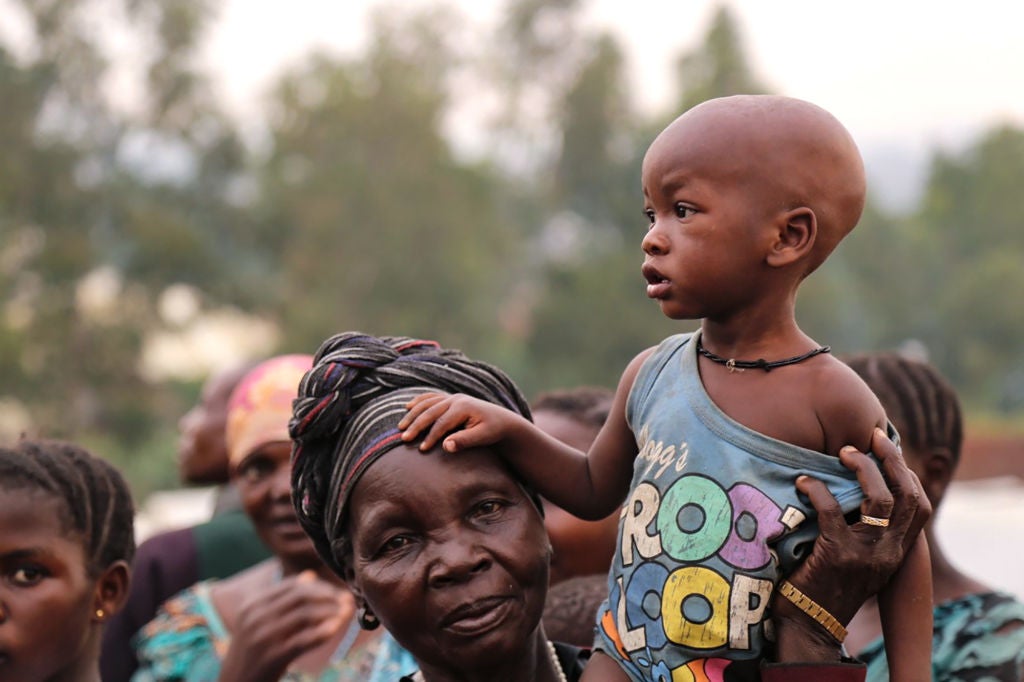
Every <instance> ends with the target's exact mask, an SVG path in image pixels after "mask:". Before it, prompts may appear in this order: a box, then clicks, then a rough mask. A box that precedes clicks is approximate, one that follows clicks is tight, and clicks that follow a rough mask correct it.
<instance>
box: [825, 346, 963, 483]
mask: <svg viewBox="0 0 1024 682" xmlns="http://www.w3.org/2000/svg"><path fill="white" fill-rule="evenodd" d="M844 360H845V362H846V364H848V365H849V366H850V367H851V368H852V369H853V371H854V372H856V373H857V374H858V375H860V377H861V378H862V379H863V380H864V381H865V383H867V385H868V386H869V387H870V388H871V390H872V391H874V392H875V395H876V396H878V399H879V400H880V401H881V402H882V406H883V407H884V408H885V412H886V414H887V415H888V417H889V419H890V421H892V423H893V424H894V425H895V426H896V430H897V431H899V433H900V438H901V439H902V440H903V442H904V443H906V444H907V445H908V446H909V447H911V448H913V449H915V450H920V451H922V452H929V451H936V450H945V451H947V452H948V453H949V454H950V456H951V457H952V461H953V466H956V464H957V463H958V462H959V461H960V448H961V445H963V437H964V431H963V416H962V414H961V409H960V401H959V399H958V398H957V395H956V391H954V390H953V387H952V386H951V385H950V384H949V382H948V381H946V380H945V379H944V378H943V377H942V375H941V374H939V372H938V370H936V369H935V368H934V367H932V366H931V365H930V364H928V363H926V362H922V361H920V360H912V359H910V358H907V357H904V356H902V355H898V354H896V353H864V354H861V355H854V356H851V357H848V358H844Z"/></svg>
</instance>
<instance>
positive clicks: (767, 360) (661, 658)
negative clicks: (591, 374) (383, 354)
mask: <svg viewBox="0 0 1024 682" xmlns="http://www.w3.org/2000/svg"><path fill="white" fill-rule="evenodd" d="M642 186H643V194H644V213H645V215H646V216H647V218H648V220H649V222H650V225H649V226H648V230H647V233H646V235H645V236H644V239H643V244H642V248H643V251H644V254H645V259H644V264H643V275H644V277H645V278H646V280H647V283H648V284H647V295H648V296H649V297H650V298H653V299H654V300H656V301H657V302H658V305H659V306H660V307H661V310H662V312H663V313H664V314H665V315H667V316H668V317H670V318H672V319H679V320H683V319H700V320H701V326H700V330H699V331H698V332H696V333H694V334H692V335H691V334H684V335H678V336H673V337H670V338H668V339H666V340H665V341H663V342H662V343H661V344H660V345H659V346H657V347H656V348H651V349H648V350H646V351H644V352H643V353H641V354H640V355H638V356H637V357H636V358H635V359H634V360H633V361H632V362H631V363H630V364H629V366H628V367H627V368H626V370H625V372H624V373H623V376H622V379H621V380H620V383H619V387H618V389H617V392H616V398H615V405H614V407H613V409H612V413H611V415H610V416H609V419H608V421H607V422H606V423H605V426H604V427H603V429H602V431H601V433H600V434H599V436H598V438H597V441H596V442H595V443H594V445H593V446H592V447H591V448H590V451H589V453H588V454H586V455H584V454H583V453H581V452H579V451H576V450H573V449H571V448H569V447H567V446H565V445H562V444H560V443H558V442H556V441H554V440H553V439H551V438H549V437H547V436H545V435H544V434H543V433H541V432H540V431H539V430H537V429H535V428H534V427H533V426H532V425H531V424H530V423H529V422H528V421H526V420H525V419H522V418H519V417H517V416H515V415H512V414H510V413H508V412H507V411H502V410H500V409H495V408H494V407H493V406H490V405H484V404H481V403H478V402H474V401H472V400H471V399H469V398H467V397H465V396H438V395H434V396H424V397H420V398H418V399H417V400H414V401H412V402H410V405H409V408H410V412H409V414H408V415H407V416H406V419H405V420H403V422H402V424H400V426H401V428H404V429H405V430H406V431H405V435H404V437H405V438H406V440H412V439H413V438H415V437H416V436H417V434H419V433H420V432H421V431H423V430H425V429H427V427H428V426H429V431H428V432H427V435H426V437H425V438H424V439H423V441H422V443H421V446H420V447H421V448H422V449H424V450H426V449H429V448H431V447H433V445H434V444H435V443H436V442H438V441H439V440H440V439H441V437H442V436H443V435H444V434H451V435H448V436H447V437H445V438H444V441H443V446H444V448H445V449H446V450H447V451H449V452H455V451H458V450H462V449H465V448H468V447H474V446H481V445H485V444H492V443H498V442H500V444H501V447H502V452H503V453H504V454H505V456H506V457H507V459H508V460H509V461H510V463H511V464H512V465H513V466H514V467H516V468H517V469H518V470H519V471H520V472H521V473H522V475H523V476H524V477H525V478H526V479H528V480H529V481H530V482H532V483H533V484H534V485H535V486H536V487H537V489H538V490H539V492H540V493H541V494H542V495H544V496H545V497H547V498H549V499H551V500H552V501H554V502H555V503H556V504H558V505H559V506H561V507H563V508H565V509H567V510H569V511H571V512H572V513H574V514H577V515H578V516H582V517H585V518H600V517H601V516H602V515H604V514H607V513H608V512H609V511H610V510H612V509H614V508H615V507H616V506H617V505H619V504H620V503H622V501H623V500H624V499H625V500H626V503H625V505H624V506H623V512H622V517H621V521H620V530H619V546H618V551H617V554H616V556H615V558H614V562H613V565H612V568H611V572H610V574H609V599H608V601H607V602H606V604H605V606H604V607H603V608H602V609H601V612H600V613H599V614H598V628H597V630H598V642H597V645H596V647H595V648H596V649H597V651H598V652H600V653H596V654H595V656H594V658H593V659H592V661H591V663H590V665H588V667H587V672H586V675H585V678H584V679H591V680H593V679H598V680H612V679H621V680H628V679H632V680H662V679H664V680H680V679H687V680H689V679H710V680H748V679H757V677H758V663H759V661H760V660H762V659H764V657H765V653H766V652H765V647H766V645H767V644H768V643H769V642H770V640H771V634H772V633H771V632H770V631H768V630H767V629H766V628H765V622H766V620H767V616H768V614H767V613H766V610H767V608H768V607H769V602H770V599H771V597H772V594H773V592H774V591H776V590H777V591H778V592H779V593H780V594H782V595H783V596H784V597H785V598H787V599H789V600H790V601H792V602H793V603H794V604H796V605H797V606H798V607H799V608H800V609H801V610H802V611H804V613H806V614H807V615H808V616H810V617H812V618H814V619H815V620H816V621H818V622H819V623H821V624H822V626H823V627H824V628H825V630H827V632H828V633H830V634H831V636H832V637H834V638H835V639H836V640H838V641H840V642H841V641H842V638H843V637H844V636H845V629H844V628H843V626H842V625H841V622H846V621H848V620H849V617H850V616H852V614H838V617H839V618H841V619H842V621H839V620H838V619H837V618H836V617H834V616H833V614H829V613H828V612H827V611H825V610H824V609H822V608H821V607H820V606H818V604H817V603H816V602H814V601H813V599H814V597H815V595H809V596H807V595H803V593H800V592H799V591H797V590H794V589H793V586H792V585H790V584H789V583H788V582H786V581H785V580H784V577H785V576H786V575H788V574H789V572H790V571H791V570H792V568H793V567H794V565H796V563H797V562H798V561H799V560H800V559H801V558H802V557H803V556H805V555H806V553H807V551H808V550H809V549H810V546H809V544H808V543H810V542H811V541H813V538H814V536H815V533H816V528H815V527H814V525H813V523H812V522H811V521H810V520H809V519H808V517H809V516H810V514H811V513H812V512H813V509H811V508H810V506H809V505H808V504H806V498H804V497H803V496H802V495H799V494H798V492H797V491H798V489H799V490H803V489H804V488H805V485H806V478H802V477H804V476H806V475H810V476H814V477H815V478H818V479H820V480H823V481H825V482H827V483H828V484H829V486H830V488H831V489H832V490H833V492H834V493H835V494H836V498H837V500H838V501H839V502H840V503H841V504H842V505H843V508H844V509H845V510H846V511H847V512H850V511H852V510H854V509H856V508H857V507H858V505H859V504H860V501H861V499H862V497H861V495H860V491H859V489H858V487H857V485H856V483H855V481H854V480H853V479H854V476H853V474H852V473H851V472H850V471H848V470H846V469H845V468H844V466H843V465H842V463H841V459H843V457H844V454H843V448H844V446H846V445H853V446H855V447H857V448H859V449H860V450H862V451H866V449H867V447H868V445H869V443H870V436H871V433H872V430H873V428H876V427H882V426H885V425H886V420H885V414H884V412H883V410H882V408H881V405H880V404H879V402H878V400H877V399H876V398H875V397H874V395H873V394H872V393H871V391H870V389H868V388H867V386H866V385H865V384H864V383H863V382H862V381H861V380H860V379H859V378H858V377H857V376H856V375H855V374H854V373H853V372H852V371H851V370H850V369H849V368H847V367H846V366H845V365H843V364H842V363H841V362H839V361H838V360H836V359H835V358H833V357H832V356H831V355H829V354H828V350H829V349H828V348H827V347H822V346H819V345H818V344H817V343H816V342H815V341H813V340H812V339H811V338H810V337H808V336H807V335H806V334H804V333H803V332H802V331H801V330H800V328H799V327H798V326H797V323H796V319H795V314H794V307H795V301H796V294H797V289H798V288H799V285H800V283H801V282H802V281H803V280H804V278H805V277H806V276H807V275H809V274H810V273H811V272H813V271H814V270H815V269H816V268H817V267H818V266H819V265H821V263H822V262H824V260H825V259H826V258H827V257H828V255H829V253H831V251H832V250H833V249H834V248H835V246H836V245H837V244H838V243H839V241H840V240H841V239H842V238H843V237H845V236H846V234H847V233H849V232H850V230H852V229H853V227H854V225H855V224H856V223H857V221H858V219H859V218H860V213H861V210H862V208H863V204H864V193H865V181H864V169H863V164H862V162H861V158H860V154H859V152H858V151H857V147H856V145H855V144H854V142H853V140H852V138H851V137H850V135H849V133H848V132H847V131H846V129H845V128H844V127H843V126H842V125H841V124H840V123H839V122H838V121H837V120H836V119H835V118H834V117H832V116H831V115H830V114H829V113H827V112H826V111H824V110H822V109H820V108H819V107H816V106H814V105H812V104H809V103H807V102H803V101H800V100H795V99H790V98H784V97H775V96H738V97H728V98H722V99H716V100H711V101H708V102H705V103H703V104H701V105H699V106H697V107H695V108H693V109H691V110H690V111H688V112H686V113H685V114H683V115H682V116H680V117H679V118H678V119H676V120H675V121H674V122H673V123H671V124H670V125H669V126H668V127H667V128H666V129H665V130H664V131H662V133H661V134H660V135H658V137H657V139H655V141H654V142H653V143H652V144H651V146H650V148H649V149H648V151H647V154H646V156H645V158H644V162H643V171H642ZM431 424H432V426H431ZM460 427H462V428H464V430H463V431H461V432H459V433H451V432H452V431H453V430H455V429H457V428H460ZM837 458H838V459H837ZM569 482H571V484H568V485H567V483H569ZM867 506H868V504H867V503H866V502H865V503H864V504H863V507H864V508H862V509H861V516H860V520H861V526H860V527H861V532H863V533H878V534H881V533H884V527H885V526H886V525H888V515H889V512H890V509H887V508H866V507H867ZM878 506H880V505H876V507H878ZM929 580H930V578H929V571H928V557H927V546H926V545H925V543H924V542H923V540H919V541H918V542H917V543H916V544H915V547H914V549H912V550H911V551H910V553H909V554H908V557H907V560H906V562H905V564H904V566H903V567H902V568H901V569H900V571H899V572H898V573H897V575H896V576H894V578H893V580H892V582H891V583H890V584H889V585H888V586H887V587H886V589H885V590H884V592H883V594H882V595H881V598H880V603H881V605H882V608H883V621H884V626H885V635H886V641H887V642H889V643H890V652H889V659H890V660H891V661H893V663H894V665H893V668H892V672H893V679H894V680H900V681H901V682H902V681H905V680H918V679H920V680H927V679H929V650H930V635H931V608H930V591H931V586H930V582H929ZM818 596H819V597H823V598H826V597H828V596H829V595H818ZM823 635H824V631H823ZM825 636H828V635H825Z"/></svg>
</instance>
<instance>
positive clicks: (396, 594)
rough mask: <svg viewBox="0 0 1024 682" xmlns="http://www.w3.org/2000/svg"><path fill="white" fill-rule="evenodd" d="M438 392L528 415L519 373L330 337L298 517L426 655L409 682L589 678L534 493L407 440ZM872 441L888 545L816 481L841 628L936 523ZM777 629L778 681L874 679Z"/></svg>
mask: <svg viewBox="0 0 1024 682" xmlns="http://www.w3.org/2000/svg"><path fill="white" fill-rule="evenodd" d="M439 390H440V391H446V392H452V393H455V392H459V393H466V394H469V395H473V396H476V397H478V398H480V399H483V400H487V401H490V402H492V403H495V404H498V405H502V406H504V407H506V408H508V409H510V410H515V411H516V412H518V413H519V414H522V415H523V416H527V417H528V416H529V408H528V407H527V404H526V401H525V400H524V399H523V396H522V395H521V394H520V392H519V391H518V389H517V388H516V387H515V385H514V384H513V383H512V381H511V380H510V379H509V378H508V377H507V376H506V375H505V374H503V373H502V372H501V371H500V370H498V369H496V368H494V367H491V366H489V365H486V364H484V363H480V362H475V361H473V360H470V359H468V358H466V357H465V356H464V355H462V354H461V353H459V352H458V351H452V350H445V349H442V348H440V347H438V345H437V344H435V343H433V342H430V341H419V340H414V339H406V338H390V337H388V338H376V337H371V336H366V335H363V334H357V333H346V334H341V335H338V336H335V337H333V338H331V339H328V340H327V341H326V342H325V343H324V344H323V345H322V346H321V348H320V350H319V351H318V352H317V355H316V359H315V361H314V367H313V369H312V370H311V371H310V372H309V373H308V374H307V375H306V376H305V378H304V379H303V381H302V384H301V385H300V388H299V397H298V399H297V400H296V401H295V411H294V415H293V418H292V421H291V426H290V429H291V434H292V437H293V440H294V441H295V451H294V453H293V470H292V486H293V500H294V503H295V505H296V509H297V511H298V515H299V520H300V522H301V523H302V526H303V528H304V529H305V530H306V532H307V533H308V534H309V536H310V537H311V538H312V539H313V542H314V545H315V546H316V548H317V551H318V552H319V553H320V555H321V556H322V557H323V559H324V561H325V562H326V563H327V564H328V565H329V566H330V567H331V569H332V570H334V571H335V573H337V574H338V575H340V576H344V577H345V578H346V580H347V582H348V583H349V585H350V587H351V589H352V591H353V594H354V595H355V598H356V602H357V604H358V609H359V621H360V623H361V624H362V625H363V627H365V628H371V629H372V628H375V627H377V626H378V625H379V624H383V625H384V627H386V628H387V629H388V630H389V631H390V632H391V633H392V635H393V636H394V637H395V639H397V640H398V642H399V643H400V644H401V645H402V646H404V647H405V648H406V649H408V650H409V651H410V652H411V653H412V654H413V656H415V658H416V660H417V662H418V663H419V666H420V670H419V671H417V672H416V673H415V674H414V675H412V676H411V677H407V678H403V679H407V680H422V681H424V682H443V681H447V680H466V681H475V680H480V681H484V680H487V681H491V680H507V681H510V682H514V681H524V682H525V681H527V680H537V681H540V682H557V681H558V680H575V679H578V677H579V675H580V674H581V673H582V668H583V665H584V663H585V660H586V656H585V654H584V652H582V651H581V650H579V649H574V648H572V647H567V646H563V645H559V644H556V643H552V642H549V641H548V639H547V636H546V635H545V632H544V629H543V626H542V625H541V614H542V611H543V605H544V601H545V596H546V592H547V586H548V571H549V562H550V556H551V547H550V543H549V542H548V539H547V536H546V534H545V532H544V526H543V521H542V518H541V507H540V505H539V503H538V501H537V499H536V497H535V496H534V495H533V494H532V493H531V492H530V491H528V490H526V489H525V488H524V487H523V485H522V484H521V483H520V481H519V480H518V479H517V478H516V476H515V475H514V473H513V472H512V471H511V470H510V469H509V468H508V466H507V465H506V464H505V463H504V461H503V460H502V459H501V458H500V456H499V454H498V453H497V452H496V451H494V450H493V449H488V448H481V449H476V450H469V451H465V452H461V453H459V455H457V456H452V455H447V454H444V453H443V452H442V451H441V450H440V448H437V449H434V450H432V451H429V452H426V453H421V452H420V451H419V450H418V449H417V448H416V447H415V444H410V443H406V442H404V441H403V440H402V438H401V433H400V431H399V429H398V423H399V421H400V420H401V419H402V417H403V416H404V415H405V413H406V405H407V404H408V402H409V401H410V400H411V399H412V398H413V397H415V396H417V395H420V394H422V393H424V392H436V391H439ZM873 446H875V447H876V448H877V450H878V454H879V456H880V457H881V458H882V460H883V466H884V467H885V470H886V475H887V476H888V477H889V480H890V481H891V482H892V486H893V492H894V493H896V495H895V497H894V496H893V495H892V494H890V491H889V489H888V488H886V486H885V483H884V481H883V479H882V476H881V473H880V472H879V471H878V469H876V468H875V467H874V466H873V465H871V464H870V463H869V460H867V458H863V457H862V458H855V459H856V461H857V467H858V477H859V480H860V481H861V484H862V486H863V487H864V490H865V494H866V495H867V496H868V498H869V499H871V500H873V501H874V500H883V501H884V504H886V505H889V504H892V505H893V513H892V516H891V524H890V526H889V528H888V529H887V531H886V532H885V533H883V534H882V535H881V536H879V535H877V534H876V535H872V536H871V537H868V536H866V535H864V536H863V537H861V536H859V535H857V534H856V533H855V532H854V530H853V529H852V527H849V526H847V525H846V523H845V521H844V519H843V517H842V512H841V511H839V508H838V505H837V504H836V503H835V500H834V499H833V498H831V496H830V495H829V493H828V491H827V490H826V489H825V487H824V485H823V484H820V483H817V482H813V481H812V482H809V483H807V484H806V486H805V490H806V491H807V492H808V494H809V496H810V498H811V500H812V502H813V503H814V505H815V507H816V508H817V509H818V510H819V512H820V514H821V517H820V525H821V527H822V535H821V538H820V539H819V540H818V544H817V546H816V548H815V550H814V552H813V553H812V554H811V556H810V558H809V559H808V561H807V562H806V563H805V564H804V565H803V566H802V567H801V568H799V569H798V570H797V571H796V572H794V574H793V575H792V576H791V581H792V582H794V584H796V585H798V586H799V587H800V588H801V589H802V590H803V591H804V592H805V593H806V594H809V595H812V596H813V597H815V598H816V599H817V600H818V601H819V602H820V603H821V604H822V606H824V607H825V608H826V609H828V610H829V611H830V612H831V613H833V614H835V615H836V616H837V617H838V618H840V619H842V621H843V622H847V621H848V620H849V618H850V617H852V615H853V613H854V612H855V611H856V610H857V608H858V607H859V606H860V604H861V603H862V602H863V601H864V599H865V598H866V596H867V595H868V594H871V593H873V592H875V591H877V589H878V588H879V586H880V585H882V584H883V583H884V582H885V581H886V580H887V579H888V577H889V576H890V575H891V574H892V572H893V570H894V568H895V565H896V564H897V563H898V562H899V561H900V560H901V559H902V556H903V555H904V553H905V548H906V546H907V544H908V543H909V541H910V540H911V539H912V538H913V537H914V536H915V535H916V533H917V531H918V530H920V526H921V524H922V523H923V521H924V518H925V517H926V516H927V506H926V505H925V506H924V509H923V510H922V509H920V508H919V507H918V504H917V500H918V491H919V487H918V486H917V485H916V482H915V480H914V478H913V475H912V474H910V473H909V472H908V470H907V469H906V467H905V465H903V463H902V459H901V457H900V456H899V454H898V452H896V451H895V449H894V448H892V447H891V445H889V444H888V443H887V442H886V440H885V439H884V438H881V439H879V440H878V441H876V442H875V443H874V444H873ZM919 511H920V512H921V513H919ZM854 578H855V580H854ZM774 624H775V631H776V635H777V642H778V646H777V648H776V652H775V653H776V659H777V661H778V662H779V663H777V664H774V665H767V666H766V667H765V668H764V669H763V671H762V674H763V679H764V680H782V679H785V680H801V679H817V680H821V679H829V680H858V679H863V674H864V671H863V667H862V666H858V665H856V664H850V663H848V662H845V661H844V660H842V650H841V648H840V647H839V645H838V644H837V643H836V642H835V641H834V640H832V639H831V638H830V635H829V634H828V633H827V631H826V630H825V629H824V628H822V626H821V625H820V624H819V623H818V622H816V621H815V620H813V619H812V618H811V617H809V615H808V614H807V613H806V612H804V611H801V610H799V609H798V608H796V607H795V606H793V605H792V603H791V602H788V601H786V600H780V602H779V603H777V604H776V611H775V619H774ZM791 662H792V663H802V665H797V666H793V665H788V663H791ZM808 664H810V665H808Z"/></svg>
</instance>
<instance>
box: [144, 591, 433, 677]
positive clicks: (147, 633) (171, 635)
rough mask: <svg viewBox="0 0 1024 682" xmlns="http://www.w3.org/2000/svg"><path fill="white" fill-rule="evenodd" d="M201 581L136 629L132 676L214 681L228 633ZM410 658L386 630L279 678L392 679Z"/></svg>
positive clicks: (410, 666)
mask: <svg viewBox="0 0 1024 682" xmlns="http://www.w3.org/2000/svg"><path fill="white" fill-rule="evenodd" d="M213 582H214V581H206V582H201V583H198V584H196V585H195V586H193V587H191V588H189V589H187V590H185V591H183V592H181V593H179V594H178V595H177V596H176V597H174V598H173V599H170V600H169V601H167V602H166V603H165V604H164V606H163V607H162V608H161V609H160V612H159V613H158V614H157V617H156V618H154V619H153V620H152V621H150V622H149V623H148V624H147V625H146V626H145V627H144V628H143V629H142V630H141V631H140V632H139V634H138V636H137V637H136V640H135V649H136V652H137V654H138V658H139V664H140V665H139V669H138V670H137V671H136V673H135V675H134V676H133V677H132V682H216V680H217V677H218V675H220V664H221V660H222V659H223V657H224V655H225V654H226V653H227V649H228V645H229V644H230V641H231V637H230V634H229V633H228V631H227V629H226V628H225V627H224V623H223V622H222V621H221V619H220V616H219V615H218V614H217V610H216V608H214V606H213V602H212V601H211V600H210V587H211V585H212V584H213ZM416 667H417V666H416V661H415V660H414V659H413V657H412V656H411V655H410V654H409V653H408V652H406V651H405V650H404V649H402V648H401V647H399V646H398V644H397V643H396V642H395V641H394V639H392V638H391V636H390V635H388V634H387V633H383V634H382V635H381V636H380V637H379V638H377V639H376V640H374V641H373V642H371V643H369V644H367V645H364V646H360V647H358V648H355V649H353V650H352V651H351V652H349V654H348V656H346V657H345V659H344V660H342V661H338V662H334V663H332V664H331V665H330V666H328V667H327V669H325V670H324V671H322V672H321V673H320V674H319V675H311V674H308V673H303V672H299V671H289V672H288V673H286V674H285V676H284V677H282V678H281V680H282V682H394V680H397V679H398V678H399V677H401V676H402V675H404V674H407V673H409V672H411V671H413V670H415V669H416Z"/></svg>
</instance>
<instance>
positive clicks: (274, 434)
mask: <svg viewBox="0 0 1024 682" xmlns="http://www.w3.org/2000/svg"><path fill="white" fill-rule="evenodd" d="M312 366H313V356H312V355H280V356H278V357H275V358H271V359H270V360H266V361H264V362H262V363H260V364H259V365H256V367H254V368H253V369H252V370H250V371H249V372H248V373H247V374H246V375H245V376H244V377H242V380H241V381H240V382H238V386H236V387H235V390H234V391H232V393H231V398H229V399H228V417H227V433H226V441H227V449H228V462H229V464H230V466H231V470H232V471H234V470H235V469H236V468H237V467H238V465H239V464H240V463H241V462H242V460H243V459H245V457H246V456H247V455H248V454H249V453H251V452H252V451H253V450H255V449H256V448H258V447H259V446H261V445H265V444H267V443H274V442H279V441H286V442H287V441H290V440H291V437H290V436H289V435H288V420H289V419H290V418H291V415H292V401H293V400H295V396H296V395H297V394H298V389H299V381H301V380H302V375H303V374H305V373H306V372H307V371H308V370H309V368H310V367H312Z"/></svg>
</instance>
